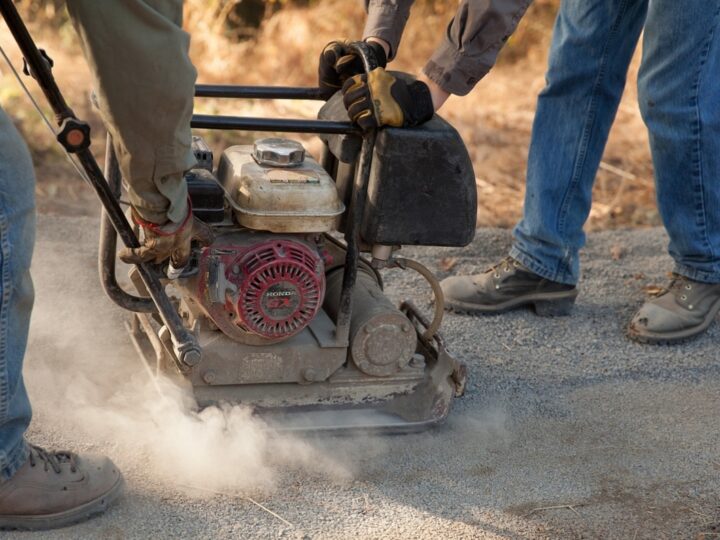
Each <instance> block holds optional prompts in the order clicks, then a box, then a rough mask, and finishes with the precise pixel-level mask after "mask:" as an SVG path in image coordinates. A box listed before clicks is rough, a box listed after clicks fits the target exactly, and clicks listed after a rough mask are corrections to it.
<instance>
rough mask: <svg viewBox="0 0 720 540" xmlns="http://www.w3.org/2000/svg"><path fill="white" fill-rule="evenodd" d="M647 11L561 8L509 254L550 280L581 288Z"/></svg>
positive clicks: (605, 1)
mask: <svg viewBox="0 0 720 540" xmlns="http://www.w3.org/2000/svg"><path fill="white" fill-rule="evenodd" d="M646 11H647V0H563V1H562V3H561V5H560V13H559V14H558V18H557V21H556V24H555V30H554V33H553V41H552V46H551V49H550V58H549V67H548V72H547V85H546V87H545V89H544V90H543V91H542V92H541V94H540V96H539V98H538V104H537V112H536V113H535V122H534V125H533V135H532V141H531V143H530V152H529V156H528V169H527V191H526V195H525V208H524V217H523V219H522V220H521V221H520V223H519V224H518V226H517V227H516V228H515V244H514V246H513V248H512V251H511V252H510V255H511V256H512V257H513V258H514V259H516V260H518V261H519V262H520V263H522V264H523V265H524V266H526V267H527V268H529V269H530V270H532V271H533V272H534V273H536V274H538V275H540V276H542V277H544V278H546V279H549V280H552V281H556V282H560V283H566V284H575V283H577V281H578V277H579V264H578V251H579V249H580V248H581V247H582V246H583V245H584V243H585V234H584V233H583V225H584V223H585V220H586V219H587V216H588V214H589V212H590V205H591V195H592V185H593V182H594V180H595V175H596V173H597V169H598V166H599V164H600V159H601V157H602V153H603V150H604V148H605V143H606V142H607V137H608V133H609V132H610V126H611V125H612V122H613V120H614V118H615V113H616V111H617V107H618V104H619V102H620V98H621V96H622V92H623V89H624V87H625V80H626V75H627V68H628V65H629V63H630V60H631V58H632V55H633V52H634V50H635V47H636V44H637V41H638V37H639V35H640V32H641V30H642V27H643V23H644V21H645V14H646Z"/></svg>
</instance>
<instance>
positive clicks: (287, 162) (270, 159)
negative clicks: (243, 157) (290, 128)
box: [253, 137, 305, 167]
mask: <svg viewBox="0 0 720 540" xmlns="http://www.w3.org/2000/svg"><path fill="white" fill-rule="evenodd" d="M253 157H254V158H255V161H257V162H258V163H259V164H260V165H268V166H271V167H295V166H297V165H301V164H302V163H303V161H305V148H303V145H302V144H300V143H299V142H297V141H292V140H290V139H281V138H278V137H273V138H269V139H260V140H259V141H255V146H254V148H253Z"/></svg>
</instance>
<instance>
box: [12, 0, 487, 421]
mask: <svg viewBox="0 0 720 540" xmlns="http://www.w3.org/2000/svg"><path fill="white" fill-rule="evenodd" d="M0 6H1V7H2V11H3V15H4V16H5V18H6V20H7V21H8V23H9V26H10V28H11V30H12V32H13V34H14V36H15V38H16V41H17V42H18V44H19V45H20V47H21V49H22V52H23V55H24V57H25V59H26V62H27V63H28V64H29V66H30V70H29V72H30V73H32V74H33V76H34V77H35V78H36V79H37V80H38V82H39V83H40V86H41V87H42V89H43V90H44V92H45V95H46V96H47V97H48V99H49V101H50V103H51V105H52V106H53V109H54V110H55V112H56V114H57V117H58V119H59V121H60V129H59V130H58V133H57V136H58V140H59V141H60V142H61V144H62V145H63V146H64V147H65V148H66V149H67V150H68V151H69V152H70V153H71V155H73V158H74V159H75V160H76V163H78V164H79V166H80V167H82V171H83V173H84V175H83V176H84V177H85V179H86V180H88V181H89V182H90V183H91V184H92V186H93V187H94V188H95V190H96V191H97V193H98V196H99V198H100V200H101V201H102V203H103V208H104V210H103V215H102V223H101V230H100V236H101V238H100V252H99V255H100V261H99V267H100V274H101V281H102V284H103V287H104V290H105V292H106V293H107V295H108V296H109V297H110V298H111V299H112V300H113V301H114V302H115V303H117V304H118V305H119V306H121V307H122V308H123V309H125V310H128V311H129V312H131V317H130V321H129V322H128V324H127V329H128V331H129V334H130V338H131V339H132V342H133V343H134V345H135V348H136V350H137V352H138V353H139V355H140V356H141V358H142V360H143V362H144V363H145V365H146V367H147V368H148V371H149V373H151V375H152V376H158V377H159V376H170V377H171V378H174V379H177V380H178V381H180V382H181V383H182V384H185V385H189V386H191V387H192V391H193V393H194V395H195V398H196V400H197V403H198V405H199V406H200V407H203V406H208V405H213V404H218V403H226V402H227V403H239V404H246V405H248V406H250V407H252V408H253V409H254V411H256V413H257V414H258V415H259V416H261V417H262V418H263V419H264V420H265V421H266V422H268V424H269V425H270V426H271V427H273V428H275V429H280V430H295V431H306V430H309V431H331V432H337V431H344V430H358V429H360V430H377V431H384V432H404V431H414V430H419V429H423V428H426V427H429V426H432V425H434V424H437V423H439V422H441V421H443V420H444V419H445V417H446V416H447V415H448V412H449V410H450V405H451V402H452V400H453V398H454V397H456V396H460V395H462V393H463V389H464V386H465V378H466V370H465V366H464V365H463V364H462V363H460V362H458V361H457V360H456V359H454V358H453V357H452V356H451V355H450V354H449V353H448V351H447V349H446V346H445V343H444V341H443V339H442V337H441V335H440V334H439V333H438V329H439V326H440V322H441V320H442V313H443V301H442V291H441V290H440V288H439V286H438V283H437V280H436V279H435V278H434V277H433V275H432V273H431V272H430V271H429V270H428V269H427V268H425V267H424V266H422V265H421V264H419V263H417V262H416V261H412V260H409V259H405V258H402V257H399V256H398V250H399V249H400V247H401V246H403V245H420V246H464V245H467V244H468V243H469V242H470V241H471V239H472V237H473V234H474V231H475V216H476V190H475V177H474V173H473V169H472V164H471V161H470V158H469V156H468V153H467V151H466V149H465V147H464V145H463V143H462V140H461V138H460V136H459V135H458V133H457V132H456V131H455V130H454V129H453V128H452V127H451V126H450V125H449V124H448V123H447V122H446V121H444V120H443V119H441V118H440V117H438V116H435V117H434V118H433V119H432V120H431V121H429V122H428V123H426V124H424V125H423V126H421V127H418V128H415V129H395V128H388V129H382V130H379V131H377V132H376V133H375V132H372V133H362V132H360V131H358V129H357V128H356V127H355V126H354V125H352V124H351V123H350V122H349V120H348V116H347V113H346V111H345V108H344V106H343V103H342V96H341V95H340V94H336V95H335V96H334V97H333V98H331V99H330V100H329V101H327V103H325V105H324V106H323V107H322V109H321V110H320V113H319V118H318V119H317V120H283V119H258V118H240V117H228V116H205V115H195V116H194V117H193V122H192V126H193V128H194V129H195V130H197V131H196V132H200V130H204V129H222V130H237V131H246V132H251V133H257V132H273V133H276V134H277V133H312V134H317V135H319V136H320V138H321V139H322V142H323V145H322V148H323V149H322V155H321V156H319V161H318V160H316V159H314V158H313V157H312V156H311V155H310V154H309V153H308V152H307V151H306V150H305V148H304V147H303V145H302V144H301V143H300V142H297V141H294V140H291V139H288V138H261V139H258V140H256V141H255V142H254V144H239V145H236V146H230V147H229V148H226V149H225V150H224V151H223V152H222V154H221V155H220V156H213V153H212V151H211V150H210V148H209V146H208V145H207V144H206V143H205V142H204V141H203V139H202V138H200V137H199V136H196V137H194V141H193V150H194V152H195V156H196V158H197V166H196V167H195V168H194V169H192V170H190V171H188V172H187V174H186V181H187V187H188V192H189V196H190V199H191V202H192V208H193V212H194V214H195V216H196V217H197V218H199V219H200V220H202V221H204V222H205V223H206V224H207V225H209V226H210V227H211V228H212V230H213V232H214V241H213V242H212V244H211V245H209V246H204V247H200V246H195V247H194V249H193V254H192V256H191V260H190V262H189V263H188V265H187V266H186V267H184V268H180V269H176V268H172V267H171V266H168V265H164V266H158V265H153V264H143V265H139V266H137V267H132V269H131V270H130V274H129V275H130V282H131V283H132V285H133V286H134V288H135V291H133V292H132V293H131V292H127V291H126V289H125V288H123V287H121V286H120V285H119V284H118V280H117V278H116V266H117V264H116V260H115V253H116V250H117V239H118V237H119V238H120V239H121V241H122V242H123V243H124V244H125V245H126V246H130V247H134V246H138V245H139V243H138V238H137V235H136V231H134V230H133V229H132V227H131V226H130V224H129V222H128V221H127V219H126V218H125V216H124V214H123V213H122V211H121V209H120V206H119V200H120V195H121V191H122V178H121V176H120V172H119V169H118V164H117V159H116V157H115V155H114V153H113V150H112V145H111V144H110V141H108V144H107V152H106V156H107V158H106V166H105V174H103V173H102V172H101V171H100V169H99V168H98V166H97V164H96V162H95V160H94V158H93V157H92V154H91V153H90V151H89V149H88V146H89V142H90V140H89V129H88V126H87V124H85V123H84V122H82V121H81V120H78V119H77V118H76V117H75V116H74V115H73V114H72V111H71V110H70V109H69V108H68V106H67V105H66V104H65V102H64V100H63V99H62V96H61V94H60V92H59V91H58V89H57V86H56V85H55V82H54V80H53V77H52V74H51V72H50V68H49V62H47V61H46V58H47V56H46V55H45V54H44V53H41V52H39V51H38V49H37V48H36V47H35V45H34V43H33V42H32V40H31V39H30V36H29V34H27V31H26V30H25V27H24V25H23V24H22V21H20V19H19V17H17V18H16V19H15V18H14V17H15V16H16V13H15V15H13V13H12V11H14V7H13V6H12V2H11V1H8V2H5V0H2V3H0ZM354 47H355V49H356V51H357V54H358V55H360V56H361V58H362V59H363V62H364V64H365V68H366V70H371V69H373V67H374V66H373V65H372V64H371V61H370V60H369V55H368V54H367V51H366V49H365V46H364V44H362V43H357V44H355V45H354ZM196 96H197V97H198V98H202V97H214V98H229V99H242V98H247V99H322V98H321V94H320V90H319V89H317V88H285V87H239V86H218V85H198V86H197V88H196ZM244 140H247V136H246V137H245V138H244ZM385 269H413V270H416V271H418V272H419V273H420V274H422V275H423V276H424V277H425V278H426V279H427V280H428V282H429V284H430V286H431V288H432V290H433V291H434V294H435V313H434V317H433V319H432V320H428V319H426V318H425V317H424V316H423V315H422V314H421V313H420V312H419V311H418V310H417V309H416V308H415V307H414V305H413V304H412V303H411V302H405V303H403V304H402V305H400V306H399V307H396V306H395V305H394V304H393V303H392V302H391V301H390V300H389V299H388V298H387V297H386V296H385V294H384V293H383V285H382V279H381V275H380V271H381V270H385Z"/></svg>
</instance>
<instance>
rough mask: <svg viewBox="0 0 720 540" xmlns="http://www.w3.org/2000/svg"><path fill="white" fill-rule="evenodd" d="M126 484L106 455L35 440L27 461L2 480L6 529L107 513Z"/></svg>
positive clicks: (0, 520) (0, 509)
mask: <svg viewBox="0 0 720 540" xmlns="http://www.w3.org/2000/svg"><path fill="white" fill-rule="evenodd" d="M122 488H123V478H122V475H121V474H120V471H118V470H117V467H115V465H113V463H112V461H110V460H109V459H108V458H106V457H102V456H89V455H81V456H78V455H75V454H71V453H70V452H48V451H46V450H43V449H42V448H39V447H37V446H32V445H30V455H29V457H28V460H27V461H26V462H25V464H24V465H23V466H22V467H20V469H19V470H18V471H17V472H16V473H15V474H14V475H13V477H12V478H10V479H9V480H6V481H4V482H2V483H0V530H23V531H37V530H43V529H55V528H57V527H65V526H67V525H72V524H75V523H79V522H81V521H84V520H86V519H89V518H91V517H92V516H95V515H97V514H101V513H102V512H104V511H105V510H106V509H107V507H108V505H110V504H111V503H112V502H113V501H114V500H115V499H116V498H117V497H118V496H119V495H120V494H121V493H122Z"/></svg>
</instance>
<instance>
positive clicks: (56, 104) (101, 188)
mask: <svg viewBox="0 0 720 540" xmlns="http://www.w3.org/2000/svg"><path fill="white" fill-rule="evenodd" d="M0 13H1V14H2V16H3V18H4V19H5V22H6V23H7V25H8V28H9V29H10V32H11V33H12V35H13V37H14V39H15V41H16V42H17V44H18V47H19V48H20V50H21V52H22V54H23V56H24V58H25V61H26V62H27V64H28V66H29V68H30V73H32V74H33V76H34V77H35V79H36V80H37V81H38V83H39V85H40V87H41V89H42V91H43V94H45V97H46V99H47V101H48V103H49V104H50V106H51V107H52V109H53V111H54V112H55V115H56V117H57V120H58V124H62V123H63V122H64V121H65V120H68V119H70V120H77V117H76V116H75V115H74V113H73V111H72V110H71V109H70V107H68V105H67V103H66V102H65V99H64V97H63V95H62V93H61V92H60V89H59V88H58V86H57V83H56V82H55V78H54V77H53V74H52V71H51V70H50V67H49V66H48V64H47V63H46V61H45V59H44V58H43V57H42V55H41V54H40V51H39V50H38V48H37V46H36V45H35V42H34V41H33V39H32V37H31V36H30V33H29V32H28V29H27V27H26V26H25V23H24V22H23V21H22V19H21V17H20V14H19V13H18V12H17V9H16V8H15V5H14V4H13V0H0ZM79 123H81V124H84V123H82V122H79ZM61 133H62V132H61ZM84 136H85V137H86V140H85V141H83V142H84V143H86V144H84V145H82V146H80V145H78V148H68V147H67V146H65V145H64V144H63V146H64V147H65V148H66V150H68V152H71V153H73V154H75V156H77V159H78V162H79V164H80V166H81V167H82V168H83V170H84V171H85V174H86V176H87V179H88V181H89V182H90V184H91V185H92V187H93V188H94V189H95V192H96V194H97V196H98V198H99V199H100V202H101V203H102V205H103V207H104V208H105V211H106V212H107V216H108V218H109V219H110V221H111V223H112V225H113V227H114V228H115V230H116V231H117V233H118V235H119V236H120V238H121V239H122V241H123V243H124V244H125V246H127V247H130V248H134V247H140V242H139V241H138V238H137V236H136V235H135V232H134V231H133V229H132V227H131V226H130V223H128V220H127V218H126V217H125V214H123V212H122V209H121V208H120V205H119V204H118V201H117V199H116V198H115V196H114V195H113V192H112V190H111V189H110V186H109V184H108V182H107V180H106V179H105V176H104V175H103V173H102V171H101V170H100V167H99V166H98V164H97V161H95V157H94V156H93V155H92V152H90V150H89V149H88V146H89V142H90V141H89V126H88V127H87V132H86V133H85V134H84ZM58 140H59V141H60V142H61V144H62V143H63V141H62V140H60V139H58ZM138 270H139V272H140V276H141V277H142V280H143V282H144V283H145V286H146V287H147V290H148V294H149V295H150V297H151V298H152V300H153V302H154V303H155V306H156V307H157V309H158V313H159V314H160V317H161V319H162V321H163V323H164V324H165V326H166V327H167V328H168V330H169V331H170V335H171V337H172V343H173V348H174V349H175V350H174V353H175V356H176V359H177V362H178V367H179V368H181V369H187V368H189V367H191V366H193V365H195V364H197V363H198V362H199V361H200V359H201V349H200V346H199V345H198V343H197V340H196V339H195V336H194V335H193V334H191V333H190V332H189V331H188V330H187V329H186V328H185V327H184V326H183V324H182V320H181V319H180V316H179V315H178V313H177V311H176V310H175V308H174V307H173V306H172V304H171V302H170V299H169V298H168V296H167V294H165V289H164V288H163V286H162V284H161V283H160V277H159V272H158V269H157V268H156V267H155V266H154V265H150V264H141V265H139V266H138Z"/></svg>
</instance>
